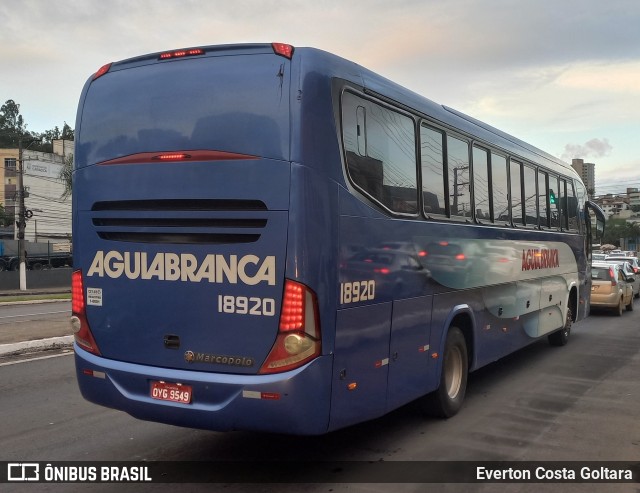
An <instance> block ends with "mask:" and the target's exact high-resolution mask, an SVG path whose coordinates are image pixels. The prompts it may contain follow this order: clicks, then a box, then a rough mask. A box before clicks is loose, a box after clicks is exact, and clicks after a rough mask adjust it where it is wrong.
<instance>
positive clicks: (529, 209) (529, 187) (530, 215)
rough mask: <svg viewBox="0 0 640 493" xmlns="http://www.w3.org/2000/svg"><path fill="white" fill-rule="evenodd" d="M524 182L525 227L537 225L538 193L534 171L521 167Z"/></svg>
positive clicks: (530, 168)
mask: <svg viewBox="0 0 640 493" xmlns="http://www.w3.org/2000/svg"><path fill="white" fill-rule="evenodd" d="M522 169H523V172H524V173H523V177H524V180H523V182H522V185H523V187H524V219H525V223H526V224H527V226H537V225H538V192H537V188H536V170H535V169H533V168H532V167H530V166H523V168H522Z"/></svg>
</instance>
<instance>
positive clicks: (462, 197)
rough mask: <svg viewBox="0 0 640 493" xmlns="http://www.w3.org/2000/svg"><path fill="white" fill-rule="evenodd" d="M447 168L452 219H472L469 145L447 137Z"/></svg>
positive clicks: (449, 136)
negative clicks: (457, 217) (456, 217)
mask: <svg viewBox="0 0 640 493" xmlns="http://www.w3.org/2000/svg"><path fill="white" fill-rule="evenodd" d="M447 168H448V172H449V197H450V209H451V217H454V216H459V217H471V192H470V182H469V144H468V143H467V142H466V141H464V140H461V139H458V138H456V137H452V136H451V135H448V136H447Z"/></svg>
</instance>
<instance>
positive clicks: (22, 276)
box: [16, 137, 27, 291]
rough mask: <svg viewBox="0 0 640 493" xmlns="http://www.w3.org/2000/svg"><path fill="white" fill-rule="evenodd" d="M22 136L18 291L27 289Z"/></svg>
mask: <svg viewBox="0 0 640 493" xmlns="http://www.w3.org/2000/svg"><path fill="white" fill-rule="evenodd" d="M22 154H23V149H22V137H20V139H18V168H19V169H18V170H17V171H18V194H19V202H18V221H17V222H16V226H17V227H18V250H19V251H18V256H19V259H20V291H26V290H27V251H26V249H25V246H24V230H25V227H26V226H27V224H26V221H25V214H24V159H23V157H22Z"/></svg>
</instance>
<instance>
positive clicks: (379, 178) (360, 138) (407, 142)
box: [342, 93, 418, 214]
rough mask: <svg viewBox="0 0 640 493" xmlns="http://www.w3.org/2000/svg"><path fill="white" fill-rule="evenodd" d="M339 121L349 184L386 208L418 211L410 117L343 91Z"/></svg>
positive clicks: (409, 211) (404, 211)
mask: <svg viewBox="0 0 640 493" xmlns="http://www.w3.org/2000/svg"><path fill="white" fill-rule="evenodd" d="M342 104H343V108H342V125H343V142H344V148H345V154H346V162H347V170H348V174H349V177H350V178H351V181H352V182H353V184H354V185H355V186H356V187H357V188H358V189H360V190H361V191H362V192H363V193H364V194H366V195H367V196H369V197H370V198H371V199H373V200H375V201H376V202H378V203H380V204H382V205H383V206H384V207H385V208H387V209H388V210H390V211H393V212H397V213H403V214H416V213H417V212H418V177H417V168H416V154H415V131H414V125H413V120H412V119H411V118H409V117H407V116H405V115H401V114H400V113H398V112H395V111H392V110H390V109H388V108H386V107H383V106H381V105H378V104H375V103H373V102H371V101H368V100H365V99H362V98H359V97H357V96H355V95H354V94H350V93H345V94H344V97H343V101H342Z"/></svg>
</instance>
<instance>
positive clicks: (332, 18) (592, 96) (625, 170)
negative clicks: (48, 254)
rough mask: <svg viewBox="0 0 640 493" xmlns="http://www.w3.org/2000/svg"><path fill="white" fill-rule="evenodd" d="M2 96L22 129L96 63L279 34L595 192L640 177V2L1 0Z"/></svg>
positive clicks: (70, 92)
mask: <svg viewBox="0 0 640 493" xmlns="http://www.w3.org/2000/svg"><path fill="white" fill-rule="evenodd" d="M0 19H2V29H0V74H1V76H0V100H1V101H0V104H3V103H4V102H5V101H6V100H8V99H13V100H14V101H15V102H16V103H18V104H19V105H20V114H21V115H22V116H23V117H24V120H25V122H26V123H27V130H30V131H33V132H44V131H46V130H50V129H52V128H54V127H55V126H58V127H59V128H60V129H62V126H63V125H64V123H65V122H66V123H68V124H69V125H70V126H71V127H72V128H75V114H76V109H77V105H78V99H79V97H80V92H81V90H82V87H83V85H84V83H85V81H86V79H87V78H88V77H89V76H90V75H91V74H93V73H94V72H95V71H96V70H97V69H98V68H99V67H101V66H102V65H104V64H105V63H108V62H111V61H117V60H122V59H125V58H130V57H133V56H137V55H142V54H145V53H151V52H157V51H163V50H169V49H177V48H186V47H194V46H203V45H205V46H206V45H216V44H229V43H245V42H273V41H278V42H285V43H289V44H293V45H294V46H312V47H315V48H320V49H323V50H326V51H329V52H332V53H335V54H337V55H340V56H342V57H344V58H347V59H350V60H352V61H354V62H356V63H359V64H360V65H363V66H365V67H367V68H369V69H372V70H374V71H375V72H378V73H380V74H381V75H383V76H385V77H387V78H389V79H391V80H393V81H395V82H398V83H400V84H402V85H404V86H405V87H407V88H409V89H411V90H413V91H415V92H417V93H419V94H421V95H423V96H425V97H427V98H429V99H431V100H433V101H435V102H437V103H440V104H444V105H447V106H450V107H453V108H455V109H457V110H459V111H462V112H464V113H467V114H469V115H471V116H473V117H475V118H478V119H480V120H483V121H485V122H487V123H489V124H491V125H493V126H495V127H497V128H499V129H501V130H503V131H505V132H508V133H510V134H512V135H514V136H516V137H518V138H520V139H522V140H524V141H526V142H529V143H530V144H533V145H535V146H537V147H539V148H541V149H543V150H544V151H546V152H548V153H549V154H552V155H554V156H556V157H558V158H561V159H563V160H565V161H567V162H569V163H570V162H571V159H573V158H582V159H584V160H585V162H591V163H595V164H596V193H597V194H599V195H600V194H604V193H618V192H624V191H625V190H626V187H640V153H639V152H638V150H637V149H638V141H639V139H640V27H639V26H640V2H638V0H386V1H382V0H370V1H365V0H348V1H345V0H299V1H287V0H280V1H274V0H65V1H64V2H52V1H51V0H20V1H16V0H0Z"/></svg>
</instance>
